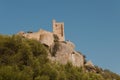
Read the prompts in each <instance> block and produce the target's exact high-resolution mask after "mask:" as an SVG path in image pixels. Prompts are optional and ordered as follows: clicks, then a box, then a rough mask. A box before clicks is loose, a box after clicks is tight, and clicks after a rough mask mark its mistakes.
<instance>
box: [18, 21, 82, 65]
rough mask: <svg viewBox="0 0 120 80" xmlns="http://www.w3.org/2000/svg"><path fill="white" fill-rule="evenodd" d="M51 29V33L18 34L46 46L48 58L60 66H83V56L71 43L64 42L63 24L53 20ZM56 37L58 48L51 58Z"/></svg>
mask: <svg viewBox="0 0 120 80" xmlns="http://www.w3.org/2000/svg"><path fill="white" fill-rule="evenodd" d="M52 28H53V31H52V32H49V31H46V30H42V29H40V30H39V31H38V32H31V31H29V32H19V33H18V34H19V35H21V36H23V37H25V38H28V39H35V40H37V41H39V42H40V43H42V44H44V45H46V46H48V47H49V49H50V52H49V55H48V58H49V59H50V60H51V61H53V62H54V61H55V62H58V63H61V64H67V63H68V62H71V63H72V64H73V65H74V66H83V65H84V56H83V55H82V54H80V53H79V52H77V51H75V50H74V48H75V45H74V44H73V43H72V42H70V41H65V34H64V23H63V22H56V21H55V20H53V21H52ZM56 37H57V43H58V44H59V45H58V46H59V47H58V48H57V51H56V53H55V55H54V56H52V54H50V53H53V52H54V50H56V49H54V47H55V48H56V46H55V44H56ZM63 41H65V42H63Z"/></svg>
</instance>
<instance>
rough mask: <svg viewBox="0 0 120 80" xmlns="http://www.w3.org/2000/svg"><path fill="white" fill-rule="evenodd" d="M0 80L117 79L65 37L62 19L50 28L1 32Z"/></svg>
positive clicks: (115, 75)
mask: <svg viewBox="0 0 120 80" xmlns="http://www.w3.org/2000/svg"><path fill="white" fill-rule="evenodd" d="M0 80H120V76H119V75H117V74H115V73H113V72H111V71H109V70H103V69H102V68H100V67H98V66H95V65H94V64H93V63H92V62H91V61H87V60H86V59H85V55H84V54H82V53H81V52H80V51H76V50H75V45H74V43H72V42H70V41H66V40H65V34H64V23H63V22H62V23H59V22H56V21H55V20H54V21H53V32H49V31H46V30H40V31H38V32H31V31H29V32H23V31H22V32H19V33H18V34H15V35H11V36H6V35H0Z"/></svg>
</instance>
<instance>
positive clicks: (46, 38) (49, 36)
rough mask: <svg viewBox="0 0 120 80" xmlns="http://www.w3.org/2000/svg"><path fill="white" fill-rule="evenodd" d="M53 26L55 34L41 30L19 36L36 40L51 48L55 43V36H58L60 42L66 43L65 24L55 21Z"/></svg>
mask: <svg viewBox="0 0 120 80" xmlns="http://www.w3.org/2000/svg"><path fill="white" fill-rule="evenodd" d="M52 26H53V27H52V28H53V32H49V31H46V30H42V29H40V30H39V31H38V32H27V33H25V32H19V33H18V34H20V35H22V36H23V37H25V38H28V39H35V40H37V41H40V42H41V43H43V44H45V45H47V46H51V45H52V44H53V43H54V35H57V37H58V41H65V37H64V23H63V22H56V21H55V20H53V21H52Z"/></svg>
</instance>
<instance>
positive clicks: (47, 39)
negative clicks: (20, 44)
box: [20, 30, 54, 46]
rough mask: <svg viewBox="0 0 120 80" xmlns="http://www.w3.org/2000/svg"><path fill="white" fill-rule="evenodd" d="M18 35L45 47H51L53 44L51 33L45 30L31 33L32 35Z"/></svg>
mask: <svg viewBox="0 0 120 80" xmlns="http://www.w3.org/2000/svg"><path fill="white" fill-rule="evenodd" d="M20 35H22V36H24V37H25V38H28V39H34V40H37V41H40V42H41V43H42V44H45V45H47V46H51V45H52V44H53V42H54V37H53V33H51V32H48V31H45V30H39V31H38V32H33V33H23V32H22V33H20Z"/></svg>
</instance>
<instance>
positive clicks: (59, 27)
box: [53, 20, 65, 41]
mask: <svg viewBox="0 0 120 80" xmlns="http://www.w3.org/2000/svg"><path fill="white" fill-rule="evenodd" d="M53 34H56V35H57V36H58V38H59V41H65V36H64V23H63V22H56V21H55V20H53Z"/></svg>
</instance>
